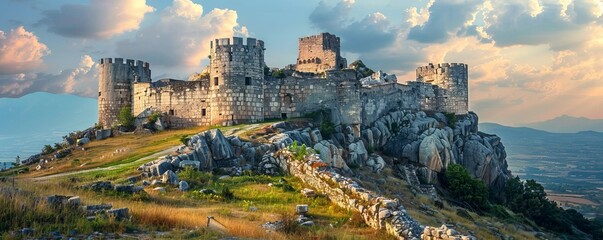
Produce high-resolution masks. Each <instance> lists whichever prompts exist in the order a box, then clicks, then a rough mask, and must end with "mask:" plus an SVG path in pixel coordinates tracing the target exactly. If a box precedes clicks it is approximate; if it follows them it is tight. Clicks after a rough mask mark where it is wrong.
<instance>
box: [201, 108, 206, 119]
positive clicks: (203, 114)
mask: <svg viewBox="0 0 603 240" xmlns="http://www.w3.org/2000/svg"><path fill="white" fill-rule="evenodd" d="M206 114H207V111H206V110H205V108H203V109H201V116H203V117H205V115H206Z"/></svg>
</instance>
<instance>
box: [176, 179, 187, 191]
mask: <svg viewBox="0 0 603 240" xmlns="http://www.w3.org/2000/svg"><path fill="white" fill-rule="evenodd" d="M178 189H179V190H180V191H181V192H186V191H188V183H187V182H186V181H180V182H179V183H178Z"/></svg>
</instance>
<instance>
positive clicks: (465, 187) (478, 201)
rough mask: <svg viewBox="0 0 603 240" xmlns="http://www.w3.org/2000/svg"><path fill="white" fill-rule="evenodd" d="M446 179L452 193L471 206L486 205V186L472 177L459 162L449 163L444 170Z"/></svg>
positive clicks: (482, 207)
mask: <svg viewBox="0 0 603 240" xmlns="http://www.w3.org/2000/svg"><path fill="white" fill-rule="evenodd" d="M446 181H447V183H448V189H449V190H450V193H452V195H453V196H454V197H455V198H457V199H459V200H461V201H464V202H466V203H468V204H469V205H471V206H473V207H477V208H479V209H482V210H483V209H486V208H487V207H488V187H486V184H484V183H483V182H482V181H480V180H477V179H474V178H473V177H471V176H470V175H469V172H467V170H466V169H465V168H464V167H463V166H461V165H459V164H451V165H450V166H448V169H447V170H446Z"/></svg>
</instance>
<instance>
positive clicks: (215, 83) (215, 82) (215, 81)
mask: <svg viewBox="0 0 603 240" xmlns="http://www.w3.org/2000/svg"><path fill="white" fill-rule="evenodd" d="M214 86H218V77H214Z"/></svg>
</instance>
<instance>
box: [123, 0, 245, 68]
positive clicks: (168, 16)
mask: <svg viewBox="0 0 603 240" xmlns="http://www.w3.org/2000/svg"><path fill="white" fill-rule="evenodd" d="M237 17H238V16H237V12H236V11H233V10H228V9H218V8H216V9H213V10H212V11H210V12H209V13H207V14H205V15H204V14H203V7H202V6H201V5H200V4H196V3H194V2H192V1H190V0H174V1H173V3H172V5H171V6H170V7H168V8H166V9H164V10H163V11H162V12H161V16H160V19H159V21H158V22H157V23H155V24H153V25H150V26H147V27H144V28H142V29H140V30H138V31H137V33H136V37H134V38H131V39H126V40H123V41H120V42H118V43H117V52H118V53H119V54H120V55H122V56H131V57H132V58H137V59H141V60H144V61H148V62H151V63H153V64H154V65H160V66H166V67H197V66H199V64H200V62H201V60H202V59H205V58H206V57H207V55H208V54H209V42H210V41H211V40H214V39H216V38H224V37H232V36H233V35H234V34H235V33H236V34H242V35H246V34H248V31H247V28H245V27H244V26H240V25H239V23H238V22H237Z"/></svg>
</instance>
